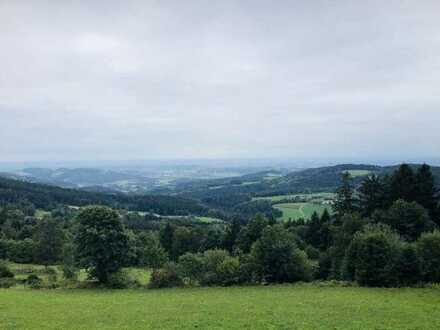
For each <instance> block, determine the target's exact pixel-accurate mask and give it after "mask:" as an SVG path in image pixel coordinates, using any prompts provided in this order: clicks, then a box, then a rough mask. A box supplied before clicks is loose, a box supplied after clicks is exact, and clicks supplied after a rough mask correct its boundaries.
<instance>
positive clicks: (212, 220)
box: [195, 217, 223, 223]
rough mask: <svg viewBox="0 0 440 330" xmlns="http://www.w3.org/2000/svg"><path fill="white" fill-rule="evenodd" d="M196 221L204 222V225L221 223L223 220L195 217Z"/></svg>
mask: <svg viewBox="0 0 440 330" xmlns="http://www.w3.org/2000/svg"><path fill="white" fill-rule="evenodd" d="M195 218H196V219H197V220H199V221H200V222H204V223H222V222H223V220H222V219H217V218H211V217H195Z"/></svg>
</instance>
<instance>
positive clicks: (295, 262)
mask: <svg viewBox="0 0 440 330" xmlns="http://www.w3.org/2000/svg"><path fill="white" fill-rule="evenodd" d="M252 255H253V257H254V258H255V261H256V262H257V264H258V265H259V266H260V271H261V277H262V279H263V280H266V281H268V282H278V283H282V282H295V281H307V280H310V279H311V275H312V267H311V264H310V263H309V261H308V259H307V256H306V254H305V253H304V252H303V251H301V250H299V249H298V248H297V247H296V245H295V243H294V237H293V236H292V234H290V233H289V232H288V231H287V230H286V229H284V228H283V227H282V226H281V225H275V226H270V227H266V228H265V229H264V230H263V233H262V235H261V238H260V239H259V240H258V241H257V242H256V243H255V244H254V245H253V247H252Z"/></svg>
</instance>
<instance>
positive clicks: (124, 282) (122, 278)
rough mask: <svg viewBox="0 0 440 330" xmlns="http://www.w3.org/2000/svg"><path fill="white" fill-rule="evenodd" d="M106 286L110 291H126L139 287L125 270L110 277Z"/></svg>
mask: <svg viewBox="0 0 440 330" xmlns="http://www.w3.org/2000/svg"><path fill="white" fill-rule="evenodd" d="M106 286H107V287H109V288H111V289H127V288H134V287H137V286H139V283H138V282H137V281H136V279H134V278H133V277H132V276H130V274H128V272H127V271H125V270H119V271H117V272H116V273H113V274H111V275H110V277H109V279H108V282H107V283H106Z"/></svg>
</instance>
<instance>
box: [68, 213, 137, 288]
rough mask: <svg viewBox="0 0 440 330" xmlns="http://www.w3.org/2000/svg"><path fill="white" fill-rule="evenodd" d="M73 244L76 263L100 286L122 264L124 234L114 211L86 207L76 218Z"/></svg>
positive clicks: (126, 247)
mask: <svg viewBox="0 0 440 330" xmlns="http://www.w3.org/2000/svg"><path fill="white" fill-rule="evenodd" d="M78 222H79V223H78V228H77V230H76V236H75V243H76V245H77V253H78V258H79V263H80V265H81V266H82V267H85V268H86V269H87V270H88V271H89V272H90V274H91V275H92V276H93V277H96V278H97V279H98V280H99V281H100V282H101V283H107V281H108V280H109V277H110V275H111V274H113V273H115V272H117V271H118V270H119V269H120V268H121V267H123V266H124V265H125V263H126V256H127V253H128V235H127V233H126V232H125V228H124V226H123V224H122V222H121V219H120V218H119V215H118V213H117V212H116V211H114V210H112V209H110V208H108V207H103V206H90V207H87V208H85V209H84V210H82V211H81V212H80V213H79V215H78Z"/></svg>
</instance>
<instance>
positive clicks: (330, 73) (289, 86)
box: [0, 0, 440, 161]
mask: <svg viewBox="0 0 440 330" xmlns="http://www.w3.org/2000/svg"><path fill="white" fill-rule="evenodd" d="M439 12H440V3H439V2H438V1H435V0H433V1H400V0H399V1H386V2H384V1H363V2H358V1H313V2H312V1H306V2H305V1H276V2H274V1H248V0H241V1H202V0H200V1H198V0H190V1H179V0H176V1H127V2H122V1H110V0H108V1H93V2H91V1H56V2H55V1H12V0H11V1H6V0H3V1H0V40H2V43H1V53H0V131H1V132H2V133H1V139H0V150H1V154H2V159H3V160H7V161H15V160H51V159H54V160H81V159H142V158H153V159H157V158H193V157H197V158H215V157H222V158H225V157H289V158H295V157H301V158H308V157H309V158H312V157H321V158H325V157H333V158H334V157H344V158H350V157H352V158H372V159H377V158H384V157H386V158H388V159H390V158H396V159H404V158H408V157H412V158H416V157H428V156H431V157H432V156H437V155H438V154H439V153H440V145H439V141H440V130H439V123H440V93H439V86H440V56H439V54H440V34H439V33H438V32H439V31H440V20H439V19H438V13H439Z"/></svg>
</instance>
